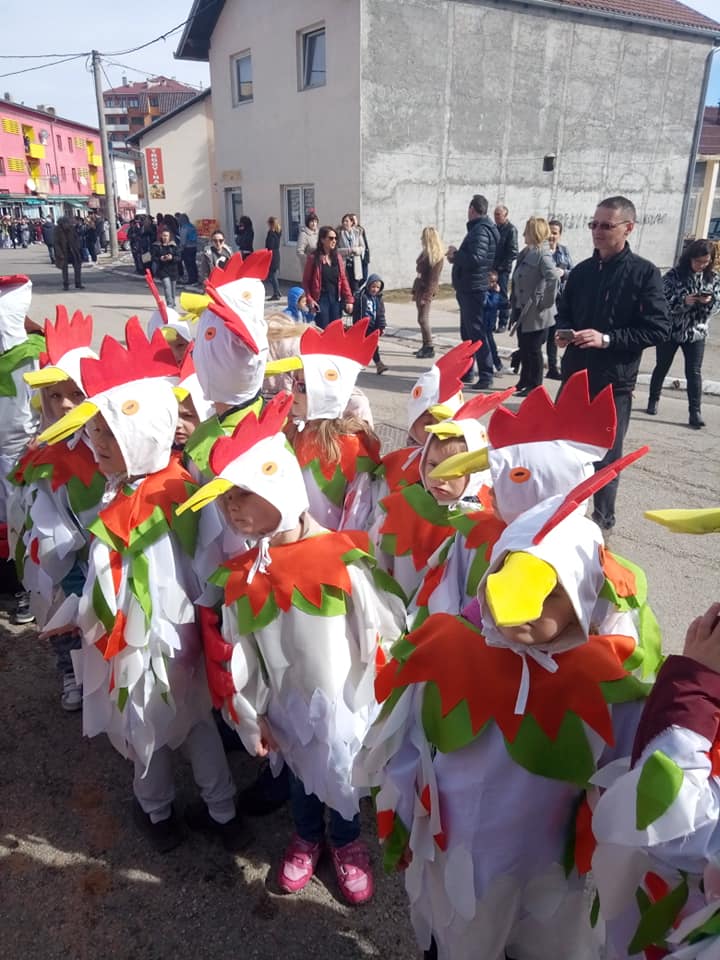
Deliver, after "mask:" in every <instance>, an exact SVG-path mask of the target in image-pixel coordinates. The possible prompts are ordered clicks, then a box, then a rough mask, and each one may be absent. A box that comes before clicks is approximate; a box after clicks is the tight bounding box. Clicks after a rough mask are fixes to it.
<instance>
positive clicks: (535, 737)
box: [505, 711, 595, 787]
mask: <svg viewBox="0 0 720 960" xmlns="http://www.w3.org/2000/svg"><path fill="white" fill-rule="evenodd" d="M505 747H506V749H507V752H508V753H509V754H510V756H511V757H512V758H513V760H514V761H515V762H516V763H519V764H520V766H521V767H525V769H526V770H529V771H530V773H534V774H537V776H539V777H547V778H548V779H550V780H563V781H565V782H567V783H575V784H577V785H578V786H579V787H585V786H587V783H588V780H589V779H590V777H591V776H592V775H593V773H595V760H594V759H593V754H592V750H591V749H590V743H589V741H588V738H587V734H586V732H585V725H584V723H583V722H582V720H581V719H580V718H579V717H578V716H577V715H576V714H574V713H571V712H570V711H568V712H567V713H566V714H565V716H564V717H563V719H562V723H561V724H560V729H559V730H558V734H557V737H556V738H555V739H554V740H552V739H551V738H550V737H549V736H548V735H547V734H546V733H545V732H544V731H543V730H542V728H541V727H540V725H539V724H538V722H537V721H536V720H535V718H534V717H533V716H531V715H530V714H526V715H525V716H524V717H523V719H522V723H521V724H520V729H519V730H518V734H517V736H516V737H515V740H514V741H513V742H512V743H511V742H510V741H509V740H506V741H505Z"/></svg>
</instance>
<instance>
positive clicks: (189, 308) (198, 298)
mask: <svg viewBox="0 0 720 960" xmlns="http://www.w3.org/2000/svg"><path fill="white" fill-rule="evenodd" d="M211 303H212V300H211V299H210V297H207V296H205V294H204V293H190V292H188V291H183V292H182V293H181V294H180V306H181V307H182V308H183V310H184V311H185V312H186V313H191V314H193V317H194V318H195V319H197V317H199V316H200V314H201V313H202V312H203V310H207V308H208V307H209V305H210V304H211Z"/></svg>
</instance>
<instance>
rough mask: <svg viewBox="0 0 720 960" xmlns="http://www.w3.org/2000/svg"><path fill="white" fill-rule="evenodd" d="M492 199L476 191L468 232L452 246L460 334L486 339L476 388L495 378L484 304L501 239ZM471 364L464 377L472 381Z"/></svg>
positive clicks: (479, 357) (479, 358)
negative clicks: (490, 211)
mask: <svg viewBox="0 0 720 960" xmlns="http://www.w3.org/2000/svg"><path fill="white" fill-rule="evenodd" d="M487 209H488V202H487V200H486V198H485V197H483V196H482V194H480V193H476V194H475V195H474V196H473V198H472V199H471V200H470V204H469V206H468V219H467V233H466V234H465V238H464V239H463V242H462V243H461V244H460V246H459V247H453V246H450V247H448V251H447V259H448V261H449V262H450V263H451V264H452V285H453V287H454V288H455V296H456V298H457V302H458V305H459V307H460V336H461V338H462V339H463V340H473V341H482V343H481V345H480V347H479V348H478V350H477V352H476V354H475V363H474V366H475V367H476V368H477V380H476V382H475V383H474V384H473V385H472V387H471V389H474V390H487V389H489V388H490V387H491V386H492V382H493V363H492V355H491V353H490V346H489V344H488V343H487V338H486V337H485V338H484V337H483V333H484V330H485V326H484V323H483V307H484V306H485V294H486V292H487V288H488V274H489V273H490V271H491V270H492V269H493V265H494V263H495V257H496V254H497V246H498V243H499V240H500V234H499V231H498V228H497V227H496V226H495V224H494V223H493V222H492V220H491V219H490V218H489V217H488V215H487ZM472 380H473V369H472V368H471V369H470V370H469V371H468V373H467V374H465V377H464V378H463V381H464V382H465V383H471V382H472Z"/></svg>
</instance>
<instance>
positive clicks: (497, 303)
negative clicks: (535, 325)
mask: <svg viewBox="0 0 720 960" xmlns="http://www.w3.org/2000/svg"><path fill="white" fill-rule="evenodd" d="M503 307H507V297H506V296H505V294H504V293H503V292H502V290H501V289H500V283H499V281H498V275H497V270H491V271H490V273H489V274H488V290H487V293H486V294H485V306H484V307H483V322H484V324H485V333H484V336H486V337H487V342H488V345H489V347H490V355H491V356H492V362H493V367H494V368H495V373H497V374H502V373H505V370H504V368H503V365H502V360H501V359H500V354H499V353H498V348H497V344H496V343H495V333H494V331H495V328H496V327H497V318H498V311H499V310H501V309H502V308H503Z"/></svg>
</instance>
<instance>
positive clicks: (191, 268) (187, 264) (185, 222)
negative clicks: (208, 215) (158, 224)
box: [178, 213, 198, 287]
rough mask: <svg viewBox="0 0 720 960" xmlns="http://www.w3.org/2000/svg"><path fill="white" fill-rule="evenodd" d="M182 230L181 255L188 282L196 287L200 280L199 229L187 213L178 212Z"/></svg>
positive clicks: (179, 238)
mask: <svg viewBox="0 0 720 960" xmlns="http://www.w3.org/2000/svg"><path fill="white" fill-rule="evenodd" d="M178 224H179V228H180V232H179V235H178V240H179V246H180V257H181V260H182V264H183V267H184V268H185V275H186V283H189V284H190V286H191V287H194V286H195V285H196V284H197V282H198V268H197V236H198V235H197V230H196V229H195V224H194V223H190V218H189V217H188V215H187V214H186V213H179V214H178Z"/></svg>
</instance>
